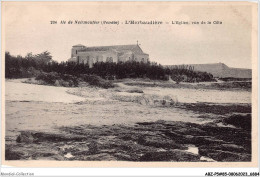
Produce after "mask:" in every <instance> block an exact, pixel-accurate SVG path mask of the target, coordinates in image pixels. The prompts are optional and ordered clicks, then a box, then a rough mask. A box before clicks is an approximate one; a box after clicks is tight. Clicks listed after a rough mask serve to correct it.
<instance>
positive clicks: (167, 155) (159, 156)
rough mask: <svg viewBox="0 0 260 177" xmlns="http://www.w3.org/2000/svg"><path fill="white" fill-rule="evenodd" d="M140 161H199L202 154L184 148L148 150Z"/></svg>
mask: <svg viewBox="0 0 260 177" xmlns="http://www.w3.org/2000/svg"><path fill="white" fill-rule="evenodd" d="M139 160H140V161H177V162H178V161H182V162H197V161H200V156H199V155H196V154H192V153H190V152H186V151H182V150H177V149H175V150H171V151H166V152H148V153H145V154H144V155H143V156H141V157H140V159H139Z"/></svg>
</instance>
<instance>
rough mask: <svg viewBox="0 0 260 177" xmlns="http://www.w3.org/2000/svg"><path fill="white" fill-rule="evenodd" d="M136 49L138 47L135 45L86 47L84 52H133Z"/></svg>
mask: <svg viewBox="0 0 260 177" xmlns="http://www.w3.org/2000/svg"><path fill="white" fill-rule="evenodd" d="M136 47H137V45H136V44H135V45H113V46H97V47H86V48H85V49H84V50H82V51H107V50H110V49H114V50H117V51H121V50H133V49H134V48H136Z"/></svg>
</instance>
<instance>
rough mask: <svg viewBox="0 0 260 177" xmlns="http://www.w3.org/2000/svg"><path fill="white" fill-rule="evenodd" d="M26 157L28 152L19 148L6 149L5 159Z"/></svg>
mask: <svg viewBox="0 0 260 177" xmlns="http://www.w3.org/2000/svg"><path fill="white" fill-rule="evenodd" d="M27 158H28V153H27V152H24V151H21V150H17V149H16V150H14V149H6V150H5V160H23V159H27Z"/></svg>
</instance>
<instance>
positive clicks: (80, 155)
mask: <svg viewBox="0 0 260 177" xmlns="http://www.w3.org/2000/svg"><path fill="white" fill-rule="evenodd" d="M28 147H29V148H28ZM5 153H6V154H5V155H6V160H44V159H46V160H81V161H107V160H111V161H183V162H191V161H208V162H210V161H223V162H226V161H232V162H241V161H250V160H251V130H249V129H243V128H239V127H229V126H218V125H217V124H216V123H207V124H194V123H188V122H178V121H163V120H160V121H156V122H140V123H137V124H135V125H110V126H108V125H104V126H93V125H82V126H75V127H61V128H59V132H58V133H45V132H36V131H24V132H21V134H20V135H19V136H18V137H17V139H16V143H12V144H7V145H6V151H5Z"/></svg>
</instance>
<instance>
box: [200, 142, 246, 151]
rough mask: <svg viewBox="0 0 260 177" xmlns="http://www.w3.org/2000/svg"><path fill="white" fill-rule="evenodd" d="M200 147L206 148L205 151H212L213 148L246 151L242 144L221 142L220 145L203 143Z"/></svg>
mask: <svg viewBox="0 0 260 177" xmlns="http://www.w3.org/2000/svg"><path fill="white" fill-rule="evenodd" d="M200 149H204V151H207V150H208V151H212V150H222V151H229V152H238V153H240V152H245V149H244V148H243V147H242V146H238V145H235V144H220V145H203V146H200Z"/></svg>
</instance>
